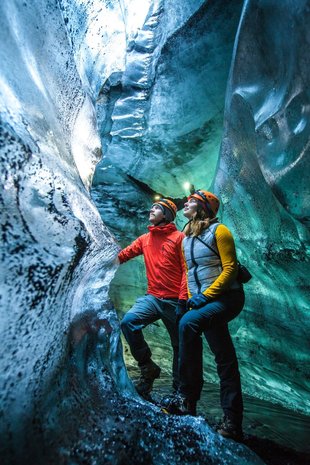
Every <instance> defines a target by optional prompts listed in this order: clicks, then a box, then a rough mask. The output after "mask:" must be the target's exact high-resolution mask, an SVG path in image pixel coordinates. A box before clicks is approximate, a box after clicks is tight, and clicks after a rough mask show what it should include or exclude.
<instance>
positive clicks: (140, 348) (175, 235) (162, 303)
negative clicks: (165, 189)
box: [118, 199, 187, 395]
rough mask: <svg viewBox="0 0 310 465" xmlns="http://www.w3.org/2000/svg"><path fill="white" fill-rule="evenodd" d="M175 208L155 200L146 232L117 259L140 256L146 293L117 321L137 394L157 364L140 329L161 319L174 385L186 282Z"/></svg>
mask: <svg viewBox="0 0 310 465" xmlns="http://www.w3.org/2000/svg"><path fill="white" fill-rule="evenodd" d="M176 212H177V207H176V205H175V204H174V202H172V201H171V200H169V199H160V200H158V201H156V202H155V203H154V204H153V205H152V207H151V210H150V215H149V221H150V223H151V226H148V229H149V232H148V233H146V234H143V235H142V236H140V237H138V238H137V239H136V240H135V241H134V242H133V243H132V244H131V245H129V246H128V247H126V248H125V249H123V250H122V251H121V252H120V253H119V254H118V258H119V261H120V263H124V262H126V261H128V260H130V259H131V258H134V257H137V256H138V255H142V254H143V256H144V262H145V267H146V276H147V282H148V286H147V293H146V295H144V296H143V297H140V298H138V299H137V301H136V303H135V304H134V306H133V307H132V308H131V309H130V310H129V311H128V312H127V313H126V315H125V316H124V318H123V320H122V321H121V328H122V331H123V334H124V336H125V338H126V340H127V342H128V344H129V347H130V351H131V354H132V356H133V357H134V358H135V360H136V361H137V362H138V366H139V368H140V371H141V376H140V379H139V381H138V382H137V384H136V389H137V391H138V393H139V394H141V395H147V394H149V393H150V392H151V390H152V387H153V383H154V380H155V379H156V378H159V376H160V371H161V370H160V367H159V366H158V365H156V363H154V362H153V360H152V358H151V357H152V352H151V350H150V348H149V346H148V344H147V343H146V341H145V339H144V336H143V333H142V329H143V328H145V327H146V326H147V325H149V324H150V323H154V322H155V321H157V320H159V319H161V320H162V321H163V323H164V325H165V326H166V328H167V330H168V333H169V336H170V339H171V345H172V348H173V365H172V372H173V388H174V389H175V390H177V388H178V382H179V381H178V351H179V348H178V345H179V344H178V331H177V325H176V314H178V312H179V311H180V309H181V308H182V307H184V305H185V303H186V299H187V285H186V276H185V268H184V260H183V256H182V251H181V244H182V240H183V237H184V234H183V233H181V232H180V231H178V230H177V228H176V226H175V224H174V223H173V221H174V219H175V216H176Z"/></svg>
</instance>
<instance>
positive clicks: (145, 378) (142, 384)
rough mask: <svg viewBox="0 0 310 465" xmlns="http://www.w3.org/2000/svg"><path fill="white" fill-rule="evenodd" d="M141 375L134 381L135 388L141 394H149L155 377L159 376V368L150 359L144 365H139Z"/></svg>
mask: <svg viewBox="0 0 310 465" xmlns="http://www.w3.org/2000/svg"><path fill="white" fill-rule="evenodd" d="M140 371H141V375H140V378H139V380H138V381H136V382H135V388H136V390H137V392H138V393H139V394H140V395H141V396H145V395H147V394H149V393H150V392H151V390H152V388H153V383H154V381H155V379H157V378H159V377H160V372H161V369H160V367H159V366H158V365H156V363H154V362H153V360H150V361H149V362H148V363H146V364H145V365H141V366H140Z"/></svg>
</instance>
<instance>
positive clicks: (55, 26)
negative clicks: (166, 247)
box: [0, 0, 261, 465]
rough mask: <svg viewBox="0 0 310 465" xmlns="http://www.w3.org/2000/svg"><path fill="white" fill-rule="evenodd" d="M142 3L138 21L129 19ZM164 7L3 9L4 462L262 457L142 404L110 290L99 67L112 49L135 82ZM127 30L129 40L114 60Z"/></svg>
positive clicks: (112, 246) (9, 4) (111, 247)
mask: <svg viewBox="0 0 310 465" xmlns="http://www.w3.org/2000/svg"><path fill="white" fill-rule="evenodd" d="M169 5H171V3H169ZM180 5H181V4H180ZM193 5H194V3H193ZM195 5H196V4H195ZM197 5H199V4H198V3H197ZM61 6H62V11H61V8H60V7H61ZM139 6H141V7H142V6H143V8H141V14H142V19H141V16H140V14H139V16H137V17H136V16H135V15H134V14H133V13H134V12H135V11H137V9H138V7H139ZM162 9H163V3H158V4H157V3H154V5H152V6H150V12H149V15H148V4H147V3H143V4H142V3H141V2H128V3H126V2H115V3H113V2H90V1H80V2H65V1H64V2H63V3H62V4H61V2H56V1H52V0H48V1H46V0H44V1H43V0H42V1H41V0H35V1H32V2H27V1H23V2H22V1H18V0H16V1H14V0H3V1H2V2H1V4H0V18H1V19H0V21H1V25H0V40H1V50H0V63H1V71H0V102H1V115H0V116H1V121H0V160H1V192H0V212H1V248H0V253H1V274H0V286H1V287H0V291H1V294H0V296H1V300H0V303H1V314H0V318H1V319H0V322H1V326H0V331H1V334H0V340H1V355H0V367H1V376H0V401H1V415H0V417H1V422H0V437H1V442H0V446H1V451H0V454H1V463H4V464H10V465H13V464H15V463H23V464H25V463H29V464H30V463H31V464H33V465H34V464H57V465H58V464H59V463H68V464H72V463H74V464H82V463H100V464H112V463H115V464H116V463H118V464H121V463H126V464H129V463H135V464H138V463H140V464H145V463H154V464H155V463H157V464H162V463H165V462H167V463H171V464H174V463H178V464H181V463H182V464H186V463H195V461H198V462H199V463H201V464H203V463H210V461H212V463H214V464H227V465H228V464H237V463H238V464H249V463H251V464H259V463H261V462H260V461H259V460H258V459H257V457H256V456H254V455H253V454H252V453H251V452H250V451H248V450H247V449H246V448H245V447H243V446H240V445H237V444H233V443H230V442H227V441H224V440H223V439H221V438H220V437H219V436H218V435H216V434H214V432H213V431H212V430H211V429H210V428H209V427H208V425H207V423H206V422H205V421H204V420H202V419H196V420H193V419H190V418H184V419H178V418H174V417H168V416H165V415H163V414H161V413H160V412H159V411H158V409H156V408H155V407H150V406H149V405H148V404H146V403H141V402H139V401H138V399H137V397H136V394H135V393H134V390H133V387H132V384H131V382H130V381H129V379H128V377H127V373H126V370H125V367H124V364H123V360H122V354H121V347H120V343H119V325H118V319H117V316H116V313H115V311H114V309H113V307H112V305H111V302H110V300H109V297H108V291H109V284H110V281H111V279H112V277H113V275H114V272H115V266H114V265H113V259H114V256H115V254H116V251H117V250H118V245H117V244H116V242H115V240H114V238H113V236H112V235H111V234H110V233H109V231H108V229H107V228H106V227H105V226H104V224H103V223H102V220H101V218H100V216H99V213H98V211H97V209H96V208H95V206H94V204H93V203H92V201H91V199H90V196H89V192H88V187H89V185H90V183H91V180H92V175H93V170H94V166H95V164H96V162H97V161H98V158H99V156H100V142H99V139H98V136H97V132H96V119H95V112H94V110H93V103H95V101H96V99H97V97H98V96H99V94H98V95H97V94H96V92H97V91H98V89H101V87H102V85H103V83H102V84H101V82H100V79H101V78H102V73H100V69H97V68H96V67H93V68H92V67H91V64H92V63H93V62H96V63H97V62H98V63H99V67H100V66H102V67H103V68H104V66H105V63H106V61H105V50H106V53H107V55H106V56H107V63H108V62H109V60H111V63H112V62H113V60H115V63H116V67H118V68H119V69H120V70H121V71H122V69H123V68H122V67H123V65H124V61H126V66H127V64H128V69H126V72H125V74H126V76H127V78H126V79H127V80H128V83H129V82H131V81H130V79H137V82H138V81H139V78H138V76H139V73H138V74H137V76H136V77H134V76H133V74H132V73H131V71H130V66H129V63H130V60H129V59H128V60H124V59H125V57H127V53H128V54H130V52H129V50H127V46H129V42H127V39H128V38H130V37H131V36H132V34H135V32H138V30H139V28H140V27H141V28H142V29H143V27H144V25H145V23H147V27H146V29H145V30H146V31H151V33H150V35H151V36H152V34H153V32H154V31H153V30H155V29H156V21H157V19H158V17H159V15H160V14H161V11H162ZM102 10H103V11H104V12H105V13H106V14H102V15H101V11H102ZM179 10H182V8H181V6H180V7H179V8H178V11H179ZM184 11H185V12H187V14H188V13H189V12H193V11H195V8H194V6H193V7H192V9H191V8H190V7H188V6H186V8H185V9H184ZM143 12H144V13H143ZM143 14H144V15H145V16H146V17H147V20H145V19H144V17H143ZM70 15H71V16H70ZM183 16H184V17H183V19H182V23H184V22H185V17H186V15H185V14H184V15H183ZM69 17H70V19H69ZM99 18H100V24H101V25H102V29H100V27H99V26H98V25H97V26H96V27H97V28H96V27H95V23H96V20H97V19H98V21H99ZM126 18H127V19H126ZM105 21H108V23H105ZM129 24H131V25H132V31H131V29H130V28H128V27H127V26H128V25H129ZM169 24H171V25H172V24H173V21H172V20H171V22H170V23H169ZM125 26H126V27H125ZM98 27H99V30H98ZM114 27H115V31H116V32H115V36H117V37H115V43H114V44H113V37H114V29H113V28H114ZM171 28H172V26H171ZM105 32H106V34H105ZM168 33H171V30H170V32H169V28H168V27H167V34H168ZM88 34H89V35H88ZM126 34H129V35H128V37H127V36H126ZM145 34H146V35H145V38H146V36H147V32H146V33H145ZM154 34H155V33H154ZM155 35H156V34H155ZM121 36H123V39H121ZM96 39H97V42H96ZM110 39H111V41H112V42H110ZM119 39H120V41H121V40H123V41H125V39H126V47H125V48H124V47H123V48H122V47H121V48H120V49H119V54H120V55H119V56H118V52H117V50H118V47H119ZM101 40H103V41H104V40H106V43H105V45H106V46H102V42H101ZM150 40H151V39H150ZM151 41H152V40H151ZM138 42H139V41H138ZM138 42H137V43H138ZM140 42H141V43H142V42H143V43H144V45H143V47H145V49H148V48H149V42H148V40H146V42H145V41H144V40H142V39H141V41H140ZM140 42H139V44H140ZM108 44H110V46H111V48H110V49H108ZM139 46H140V45H139ZM150 47H151V48H152V46H150ZM114 48H115V55H113V50H114ZM132 51H133V53H132V57H134V54H138V53H139V52H138V45H134V46H133V48H132ZM140 64H143V60H142V61H141V62H140ZM112 65H113V63H112V64H111V69H112V68H113V66H112ZM107 66H108V65H107ZM131 67H134V66H133V65H131ZM103 68H102V69H103ZM152 72H153V74H152ZM134 74H135V73H134ZM150 74H151V76H153V77H154V70H152V67H150ZM109 77H110V70H109V69H108V68H107V72H106V79H108V78H109ZM113 79H114V78H113ZM113 82H114V81H113ZM132 82H133V81H132ZM131 85H132V86H133V87H135V86H136V81H134V84H130V83H129V84H128V88H129V90H128V93H127V94H126V96H127V97H128V98H129V97H130V86H131ZM139 89H141V94H143V88H142V86H141V88H140V87H139ZM104 92H105V91H104ZM104 92H103V94H104ZM99 93H100V91H99ZM146 100H147V99H146ZM123 108H125V106H123ZM129 110H131V107H129ZM100 114H101V119H102V121H103V120H104V119H105V116H104V113H100V111H99V110H98V115H99V116H100ZM107 120H108V118H107ZM115 121H117V119H115ZM118 128H119V129H116V126H115V131H116V130H120V126H118ZM116 166H117V165H116ZM121 170H122V167H121V168H120V172H121ZM115 176H116V180H117V179H119V177H118V176H119V175H118V173H116V174H115Z"/></svg>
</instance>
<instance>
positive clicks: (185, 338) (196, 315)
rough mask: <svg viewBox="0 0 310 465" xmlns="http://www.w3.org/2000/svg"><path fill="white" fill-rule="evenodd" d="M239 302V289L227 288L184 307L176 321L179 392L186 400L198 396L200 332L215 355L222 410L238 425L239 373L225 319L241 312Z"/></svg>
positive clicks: (240, 411) (241, 299) (241, 298)
mask: <svg viewBox="0 0 310 465" xmlns="http://www.w3.org/2000/svg"><path fill="white" fill-rule="evenodd" d="M243 305H244V292H243V290H240V291H230V292H227V293H225V294H222V296H220V297H219V298H217V299H216V300H213V301H211V302H209V303H208V304H207V305H205V306H203V307H201V308H199V309H197V310H190V311H188V312H187V313H186V314H185V315H184V316H183V317H182V319H181V321H180V323H179V375H180V391H181V393H182V394H183V395H184V396H185V397H186V398H187V399H188V400H192V401H197V400H199V399H200V394H201V390H202V386H203V364H202V338H201V335H202V333H203V334H204V335H205V338H206V339H207V341H208V344H209V347H210V349H211V351H212V352H213V354H214V356H215V362H216V365H217V372H218V375H219V378H220V399H221V406H222V409H223V411H224V414H225V415H226V416H227V417H229V418H230V419H231V420H232V421H233V422H234V423H236V424H240V425H241V423H242V414H243V402H242V392H241V383H240V373H239V368H238V361H237V357H236V352H235V348H234V345H233V342H232V340H231V337H230V333H229V330H228V322H229V321H231V320H232V319H233V318H235V317H236V316H237V315H238V314H239V313H240V312H241V310H242V308H243Z"/></svg>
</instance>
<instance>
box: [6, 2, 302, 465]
mask: <svg viewBox="0 0 310 465" xmlns="http://www.w3.org/2000/svg"><path fill="white" fill-rule="evenodd" d="M0 11H1V16H0V37H1V46H0V54H1V55H0V57H1V60H0V68H1V71H0V104H1V106H0V111H1V124H0V131H1V135H0V157H1V191H0V205H1V249H0V250H1V275H0V279H1V282H0V304H1V327H0V329H1V362H0V364H1V375H0V398H1V408H0V415H1V422H0V432H1V440H0V457H1V464H3V465H15V464H23V465H28V464H29V465H54V464H55V465H59V464H64V465H82V464H86V465H153V464H154V465H163V464H169V465H174V464H175V465H177V464H180V465H181V464H182V465H194V464H195V465H206V464H212V465H215V464H222V465H232V464H236V465H243V464H244V465H250V464H251V465H259V464H263V463H267V464H270V465H288V464H291V465H292V464H294V465H297V464H298V465H301V464H306V463H309V461H310V456H309V454H310V449H309V443H308V442H307V438H308V440H309V437H310V425H309V423H310V422H309V415H310V395H309V366H310V363H309V353H310V350H309V349H310V338H309V316H308V315H309V307H310V305H309V276H310V267H309V225H310V222H309V218H310V211H309V209H310V179H309V173H310V171H309V135H310V90H309V87H310V85H309V84H310V56H309V49H310V33H309V31H310V2H309V0H293V1H292V0H282V1H277V0H230V1H228V0H190V1H186V0H31V1H30V0H2V1H1V3H0ZM185 183H192V184H193V185H194V186H196V187H197V188H201V189H207V190H212V191H213V192H215V193H216V194H217V195H218V196H219V197H220V199H221V209H220V219H221V221H223V222H224V223H225V224H226V225H228V226H229V228H230V229H231V230H232V231H233V233H234V236H235V240H236V247H237V253H238V257H239V259H240V261H241V262H242V263H244V264H245V265H246V266H247V267H248V268H249V269H250V271H251V273H252V275H253V279H252V280H251V281H250V282H249V283H248V284H246V286H245V293H246V304H245V308H244V309H243V311H242V313H241V314H240V315H239V317H238V318H236V319H235V320H234V321H233V322H232V323H231V324H230V330H231V333H232V337H233V340H234V343H235V346H236V349H237V353H238V358H239V364H240V371H241V378H242V387H243V392H244V396H245V399H246V409H245V424H244V430H245V435H246V436H245V437H246V438H247V439H246V440H245V441H244V443H237V442H234V441H231V440H226V439H224V438H222V437H221V436H219V434H217V432H216V431H215V429H214V428H213V423H212V421H213V420H214V419H216V417H217V416H218V415H219V413H220V412H219V410H217V404H218V398H217V389H218V386H217V376H216V369H215V365H214V360H213V357H212V354H211V353H210V351H208V348H207V347H205V351H204V378H205V383H206V387H205V391H204V400H203V401H202V402H201V404H200V407H199V411H198V416H197V417H191V416H189V415H186V416H183V417H182V416H176V415H166V414H165V413H163V412H162V411H161V409H160V408H159V407H158V406H157V405H156V403H151V402H149V401H147V400H145V399H142V398H141V397H140V396H139V395H138V394H137V392H136V390H135V388H134V385H133V383H132V380H133V379H134V377H135V374H136V372H135V364H134V360H133V359H132V358H131V357H130V354H129V353H128V347H127V346H126V342H125V341H124V340H123V338H122V336H121V331H120V325H119V321H120V319H121V318H122V316H123V315H124V314H125V313H126V311H127V310H128V309H129V308H130V307H131V306H132V305H133V303H134V302H135V300H136V298H137V297H138V296H139V295H143V294H144V293H145V287H146V278H145V270H144V264H143V259H142V258H141V257H139V258H137V259H134V260H132V261H130V262H128V263H126V264H124V265H122V266H120V267H119V266H118V265H117V263H116V261H115V258H116V256H117V253H118V252H119V251H120V250H121V249H122V248H123V247H125V246H127V245H128V244H130V243H131V242H132V241H133V240H134V239H135V238H136V237H138V236H139V235H141V234H143V233H144V232H145V231H146V227H147V225H148V211H149V208H150V205H151V204H152V202H153V194H154V193H160V194H162V195H165V196H171V197H172V198H183V197H184V196H186V195H188V191H187V188H186V187H184V186H185ZM184 223H185V218H184V216H183V215H182V212H181V211H180V212H178V214H177V219H176V226H177V228H178V229H180V230H181V229H182V227H183V225H184ZM145 335H146V338H147V339H148V342H149V344H150V345H151V346H152V351H153V356H154V360H156V361H157V362H158V363H160V365H161V368H162V373H163V377H162V381H160V382H159V381H158V384H155V385H154V391H156V390H157V393H158V395H160V393H161V392H169V389H170V388H171V357H172V354H171V347H170V343H169V341H168V339H167V333H166V331H165V328H164V327H163V325H162V324H161V322H158V323H156V324H154V325H150V326H149V327H148V328H146V329H145ZM268 450H272V452H270V454H269V455H268V453H267V452H268Z"/></svg>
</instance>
